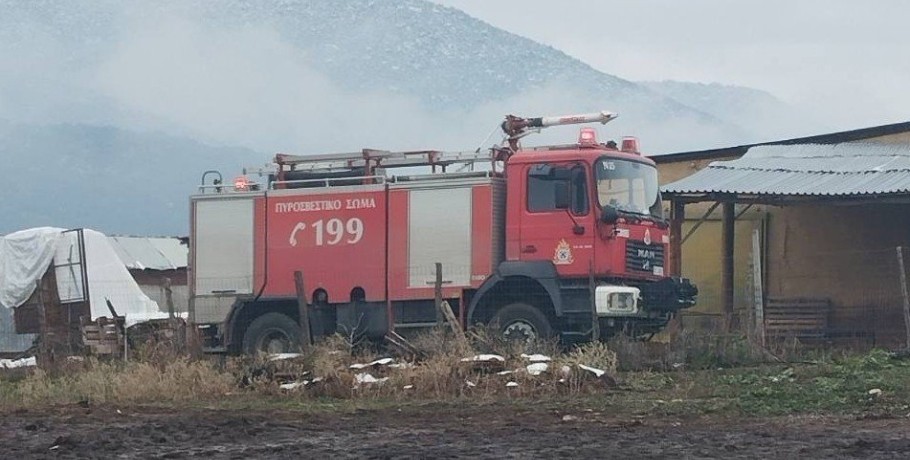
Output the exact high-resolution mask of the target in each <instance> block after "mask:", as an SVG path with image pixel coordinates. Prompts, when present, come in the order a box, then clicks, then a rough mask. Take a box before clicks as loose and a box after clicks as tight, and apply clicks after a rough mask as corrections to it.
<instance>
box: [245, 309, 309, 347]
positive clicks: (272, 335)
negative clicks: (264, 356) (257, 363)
mask: <svg viewBox="0 0 910 460" xmlns="http://www.w3.org/2000/svg"><path fill="white" fill-rule="evenodd" d="M299 348H300V326H298V325H297V322H296V321H294V320H293V319H291V318H290V317H289V316H287V315H283V314H281V313H274V312H273V313H266V314H264V315H262V316H260V317H258V318H256V319H254V320H253V322H252V323H250V326H249V327H248V328H247V329H246V333H245V334H243V352H244V353H246V354H248V355H255V354H257V353H269V354H272V353H290V352H293V351H297V350H298V349H299Z"/></svg>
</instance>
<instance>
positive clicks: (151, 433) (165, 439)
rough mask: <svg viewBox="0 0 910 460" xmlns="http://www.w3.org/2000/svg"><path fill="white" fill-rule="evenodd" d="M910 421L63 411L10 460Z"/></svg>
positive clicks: (804, 436) (870, 443)
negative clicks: (13, 459)
mask: <svg viewBox="0 0 910 460" xmlns="http://www.w3.org/2000/svg"><path fill="white" fill-rule="evenodd" d="M908 428H910V420H908V419H906V418H900V419H897V418H890V419H879V420H856V419H849V418H831V417H798V418H775V419H756V418H744V419H724V418H705V417H701V418H690V419H680V418H647V419H641V418H635V417H614V416H609V415H604V414H597V413H594V412H587V411H582V412H575V413H572V412H569V413H563V412H562V411H557V410H541V409H528V408H517V407H515V406H509V405H492V406H483V407H453V406H424V407H416V408H415V407H409V408H405V409H395V408H387V409H381V410H368V411H356V412H350V413H341V414H308V413H303V412H290V411H270V412H266V411H260V412H250V411H240V410H233V411H224V410H219V411H215V410H211V411H206V410H200V409H188V410H184V411H176V410H170V409H148V408H143V409H126V408H123V409H120V411H119V412H118V411H117V410H116V409H95V408H82V407H73V408H57V409H52V410H41V411H38V410H19V411H16V412H6V413H2V414H0V446H2V447H0V449H2V452H3V457H4V458H15V459H25V458H48V457H50V458H88V457H96V458H97V457H101V458H188V457H202V458H207V459H216V458H219V459H220V458H328V456H332V457H342V458H461V457H468V456H470V457H473V458H556V457H571V458H632V457H634V458H665V457H670V456H672V457H681V458H727V459H729V458H835V457H836V458H844V457H860V458H907V457H908V456H910V434H908Z"/></svg>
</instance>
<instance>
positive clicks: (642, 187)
mask: <svg viewBox="0 0 910 460" xmlns="http://www.w3.org/2000/svg"><path fill="white" fill-rule="evenodd" d="M596 170H597V173H596V174H597V198H598V201H599V202H600V206H601V207H603V206H605V205H610V206H613V207H614V208H616V209H617V210H618V211H620V212H628V213H633V214H641V215H646V216H651V217H655V218H657V219H663V209H662V208H661V200H660V188H659V186H658V183H657V169H656V168H655V167H653V166H651V165H647V164H644V163H638V162H636V161H627V160H616V159H611V158H601V159H600V160H598V161H597V168H596Z"/></svg>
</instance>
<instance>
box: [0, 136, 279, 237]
mask: <svg viewBox="0 0 910 460" xmlns="http://www.w3.org/2000/svg"><path fill="white" fill-rule="evenodd" d="M0 155H2V158H3V159H4V162H3V170H4V171H6V172H7V174H5V176H6V177H5V180H4V182H5V188H6V190H7V191H6V192H5V193H3V198H2V199H0V215H2V216H3V219H2V220H0V234H4V233H7V232H12V231H15V230H19V229H22V228H29V227H37V226H58V227H65V228H78V227H88V228H95V229H100V230H103V231H105V232H108V233H112V234H138V235H185V234H186V233H187V231H188V223H187V222H188V216H189V206H188V204H189V199H188V196H189V195H190V194H192V193H195V192H196V186H197V185H199V183H200V180H201V176H202V172H203V171H206V170H209V169H221V171H224V172H225V175H226V176H227V177H225V180H226V181H230V180H231V179H232V177H233V176H230V175H227V172H228V171H236V170H237V169H238V168H237V165H247V166H249V165H254V164H257V163H260V161H259V160H260V159H262V158H265V155H263V154H262V153H259V152H252V151H249V150H246V149H242V148H228V147H213V146H208V145H204V144H200V143H199V142H196V141H194V140H191V139H186V138H179V137H174V136H169V135H165V134H161V133H137V132H131V131H126V130H122V129H118V128H113V127H102V126H85V125H45V126H30V125H16V124H12V123H0Z"/></svg>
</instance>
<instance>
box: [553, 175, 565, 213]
mask: <svg viewBox="0 0 910 460" xmlns="http://www.w3.org/2000/svg"><path fill="white" fill-rule="evenodd" d="M553 204H554V206H556V209H569V183H568V182H565V181H558V182H554V183H553Z"/></svg>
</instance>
